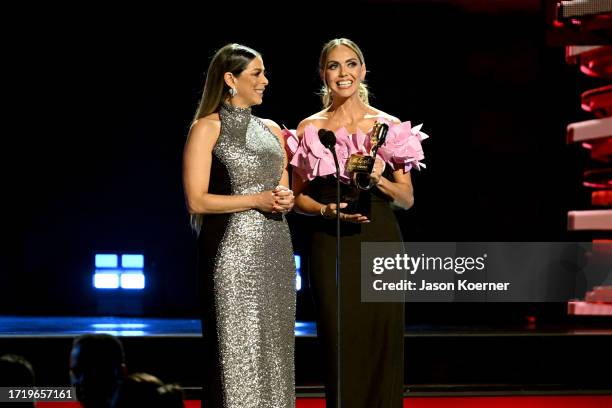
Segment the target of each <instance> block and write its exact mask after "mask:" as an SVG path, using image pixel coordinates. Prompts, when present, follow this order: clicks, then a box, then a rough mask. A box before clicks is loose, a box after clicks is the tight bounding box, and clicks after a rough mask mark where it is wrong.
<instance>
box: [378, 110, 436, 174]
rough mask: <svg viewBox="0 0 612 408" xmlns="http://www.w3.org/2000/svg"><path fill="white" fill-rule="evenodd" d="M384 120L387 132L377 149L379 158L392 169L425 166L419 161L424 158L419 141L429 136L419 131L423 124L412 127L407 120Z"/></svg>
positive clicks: (406, 169) (407, 169)
mask: <svg viewBox="0 0 612 408" xmlns="http://www.w3.org/2000/svg"><path fill="white" fill-rule="evenodd" d="M385 122H386V123H387V124H388V125H389V132H388V133H387V140H386V142H385V144H384V145H382V146H381V147H380V148H379V149H378V155H379V156H380V158H381V159H383V160H384V161H385V162H386V163H388V164H389V165H391V166H393V168H394V169H404V171H405V172H408V171H410V170H411V169H412V168H413V167H416V168H417V170H420V169H421V167H423V168H425V167H426V166H425V164H423V163H422V162H421V160H423V159H424V158H425V154H424V153H423V147H422V146H421V141H423V140H425V139H427V138H428V137H429V136H428V135H427V134H426V133H425V132H421V127H422V126H423V124H420V125H418V126H414V127H412V126H411V124H410V122H409V121H406V122H402V123H390V122H388V121H385Z"/></svg>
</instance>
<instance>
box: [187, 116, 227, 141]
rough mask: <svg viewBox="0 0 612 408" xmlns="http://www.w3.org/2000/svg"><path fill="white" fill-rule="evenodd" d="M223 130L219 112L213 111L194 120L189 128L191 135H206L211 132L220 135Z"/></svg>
mask: <svg viewBox="0 0 612 408" xmlns="http://www.w3.org/2000/svg"><path fill="white" fill-rule="evenodd" d="M220 130H221V120H220V119H219V114H218V113H211V114H210V115H207V116H204V117H203V118H199V119H196V120H194V121H193V123H192V124H191V127H190V128H189V135H190V136H192V135H193V136H196V135H197V136H198V137H199V136H200V135H203V136H206V135H210V134H216V135H217V136H218V135H219V131H220Z"/></svg>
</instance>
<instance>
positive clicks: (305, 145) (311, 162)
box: [287, 125, 338, 180]
mask: <svg viewBox="0 0 612 408" xmlns="http://www.w3.org/2000/svg"><path fill="white" fill-rule="evenodd" d="M292 136H293V137H295V139H293V138H291V139H292V141H291V143H292V145H293V143H294V142H295V140H297V137H296V136H295V135H292ZM288 140H289V139H288ZM287 144H289V143H287ZM336 151H338V149H336ZM290 163H291V165H292V166H293V168H294V169H295V171H296V172H297V173H298V174H299V175H300V176H301V177H302V179H307V180H312V179H314V178H315V177H318V176H327V175H329V174H335V172H336V167H335V165H334V158H333V155H332V154H331V152H330V151H329V150H328V149H327V148H326V147H325V146H323V145H322V144H321V141H320V140H319V135H318V134H317V129H316V128H315V127H314V126H312V125H309V126H306V128H305V129H304V136H302V139H301V140H299V141H298V143H297V147H295V150H294V151H293V155H292V157H291V160H290Z"/></svg>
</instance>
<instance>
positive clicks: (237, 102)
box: [223, 98, 251, 109]
mask: <svg viewBox="0 0 612 408" xmlns="http://www.w3.org/2000/svg"><path fill="white" fill-rule="evenodd" d="M223 102H224V103H225V104H226V105H229V106H232V107H234V108H239V109H251V105H249V104H246V103H244V102H242V101H241V100H239V99H238V98H227V99H225V100H224V101H223Z"/></svg>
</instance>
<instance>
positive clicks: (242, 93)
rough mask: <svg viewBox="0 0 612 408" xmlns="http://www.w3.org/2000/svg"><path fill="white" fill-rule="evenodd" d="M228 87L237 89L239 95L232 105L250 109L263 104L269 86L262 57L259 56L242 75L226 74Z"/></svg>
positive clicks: (232, 100) (235, 97)
mask: <svg viewBox="0 0 612 408" xmlns="http://www.w3.org/2000/svg"><path fill="white" fill-rule="evenodd" d="M225 81H226V83H227V85H228V86H230V87H232V88H234V89H236V91H237V92H238V94H237V95H236V96H234V97H232V98H231V103H232V104H233V105H236V106H239V107H244V108H246V107H250V106H253V105H259V104H261V103H262V102H263V94H264V90H265V89H266V86H267V85H268V78H266V74H265V67H264V64H263V60H262V59H261V57H259V56H257V57H255V58H253V60H252V61H251V62H250V63H249V65H247V67H246V68H245V69H244V71H242V72H241V73H240V74H238V75H237V76H236V75H232V74H230V73H226V76H225Z"/></svg>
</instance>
